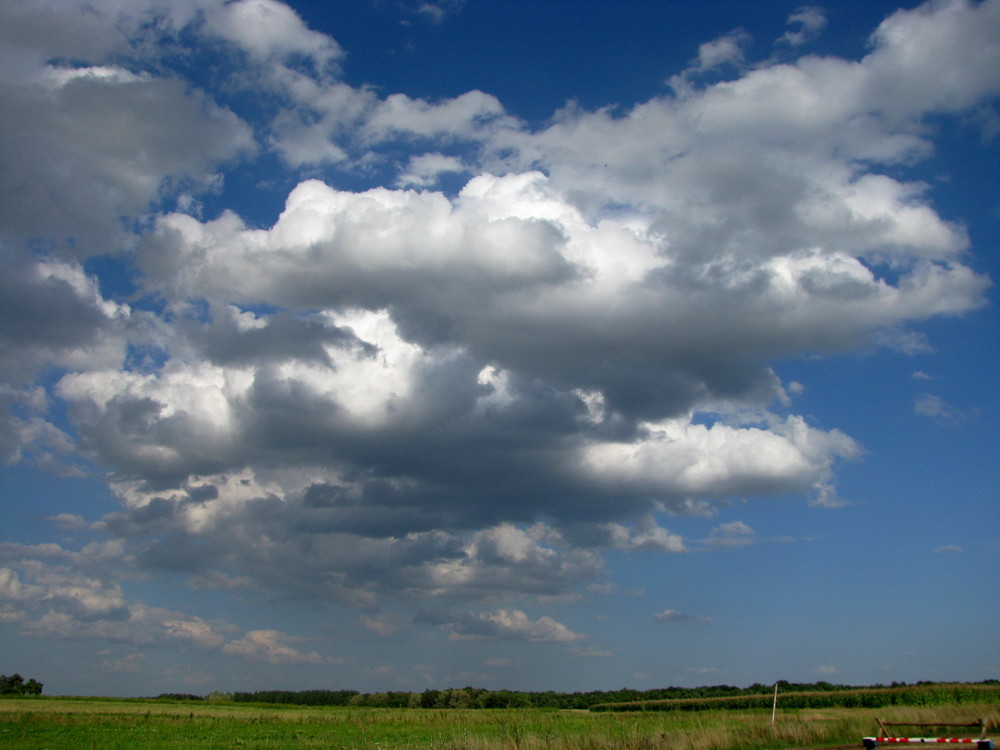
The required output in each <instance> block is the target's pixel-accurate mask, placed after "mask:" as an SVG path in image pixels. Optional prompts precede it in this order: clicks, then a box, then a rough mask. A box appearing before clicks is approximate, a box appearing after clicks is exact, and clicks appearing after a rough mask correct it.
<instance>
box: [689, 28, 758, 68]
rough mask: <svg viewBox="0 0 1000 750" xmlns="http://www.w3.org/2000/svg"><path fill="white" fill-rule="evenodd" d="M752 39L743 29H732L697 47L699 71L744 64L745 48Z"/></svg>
mask: <svg viewBox="0 0 1000 750" xmlns="http://www.w3.org/2000/svg"><path fill="white" fill-rule="evenodd" d="M751 41H753V37H752V36H750V34H749V33H748V32H747V31H746V30H745V29H733V30H732V31H730V32H728V33H727V34H724V35H722V36H720V37H718V38H716V39H713V40H712V41H710V42H705V43H704V44H702V45H701V46H700V47H698V63H697V67H698V70H699V71H706V70H712V69H714V68H718V67H721V66H723V65H733V66H736V67H741V66H742V65H743V64H744V62H745V57H744V55H745V52H746V48H747V46H748V45H749V44H750V42H751Z"/></svg>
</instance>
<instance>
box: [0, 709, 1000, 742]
mask: <svg viewBox="0 0 1000 750" xmlns="http://www.w3.org/2000/svg"><path fill="white" fill-rule="evenodd" d="M876 716H879V717H881V718H883V719H887V720H890V721H922V722H927V721H943V722H955V721H971V720H974V719H976V718H980V717H984V718H987V719H988V720H989V721H990V725H991V726H998V725H1000V706H997V705H992V704H991V705H987V704H966V705H961V706H953V707H948V706H939V707H935V708H901V707H894V708H889V709H883V710H879V711H877V712H876V711H872V710H870V709H802V710H796V711H788V712H782V711H779V713H778V718H777V722H776V723H775V725H774V726H772V725H771V715H770V711H761V710H739V711H736V710H729V711H727V710H718V711H703V712H698V713H696V714H690V713H666V712H639V713H627V714H620V713H592V712H587V711H552V710H540V709H498V710H448V709H441V710H438V709H359V708H307V707H288V706H280V707H276V706H263V705H259V704H257V705H246V704H227V703H219V704H214V703H212V704H209V703H199V702H180V701H178V702H166V701H140V700H123V699H106V698H86V699H84V698H48V697H45V698H30V699H21V698H7V699H3V700H0V747H2V748H4V749H5V750H22V749H23V750H28V749H29V748H30V750H42V749H44V748H49V749H50V750H76V749H77V748H79V749H80V750H87V749H88V748H93V749H94V750H112V749H117V748H120V749H121V750H125V749H126V748H128V749H129V750H134V749H135V748H150V749H152V750H167V749H168V748H169V749H170V750H182V749H183V750H190V749H196V748H197V749H201V748H213V749H215V748H282V749H284V748H287V749H289V750H291V749H292V748H335V749H336V750H342V749H346V750H396V748H411V749H414V750H416V749H417V748H428V749H433V750H500V749H501V748H504V749H506V748H513V749H514V750H571V749H572V750H598V749H600V750H647V749H650V748H670V750H779V749H781V748H821V747H830V746H837V745H840V746H844V745H853V746H855V747H860V746H861V737H862V736H864V735H868V734H873V733H874V731H875V729H876V723H875V717H876Z"/></svg>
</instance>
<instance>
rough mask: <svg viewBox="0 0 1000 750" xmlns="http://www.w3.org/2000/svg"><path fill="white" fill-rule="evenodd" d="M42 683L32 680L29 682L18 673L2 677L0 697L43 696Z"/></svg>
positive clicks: (0, 680)
mask: <svg viewBox="0 0 1000 750" xmlns="http://www.w3.org/2000/svg"><path fill="white" fill-rule="evenodd" d="M41 694H42V683H40V682H39V681H38V680H36V679H34V678H32V679H30V680H28V681H27V682H25V681H24V678H23V677H22V676H21V675H19V674H17V673H16V672H15V673H14V674H12V675H5V674H4V675H0V695H41Z"/></svg>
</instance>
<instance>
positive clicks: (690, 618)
mask: <svg viewBox="0 0 1000 750" xmlns="http://www.w3.org/2000/svg"><path fill="white" fill-rule="evenodd" d="M653 620H654V621H655V622H712V618H711V617H705V616H704V615H689V614H684V613H683V612H678V611H677V610H676V609H665V610H663V611H662V612H657V613H656V614H654V615H653Z"/></svg>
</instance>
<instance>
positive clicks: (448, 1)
mask: <svg viewBox="0 0 1000 750" xmlns="http://www.w3.org/2000/svg"><path fill="white" fill-rule="evenodd" d="M464 5H465V0H434V2H430V1H428V2H421V3H419V4H417V5H416V7H415V9H414V12H415V13H417V14H418V15H420V16H422V17H423V18H426V19H427V20H429V21H430V22H431V23H435V24H440V23H443V22H444V20H445V19H446V18H447V17H448V16H450V15H453V14H455V13H458V12H459V11H460V10H462V8H463V6H464Z"/></svg>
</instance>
